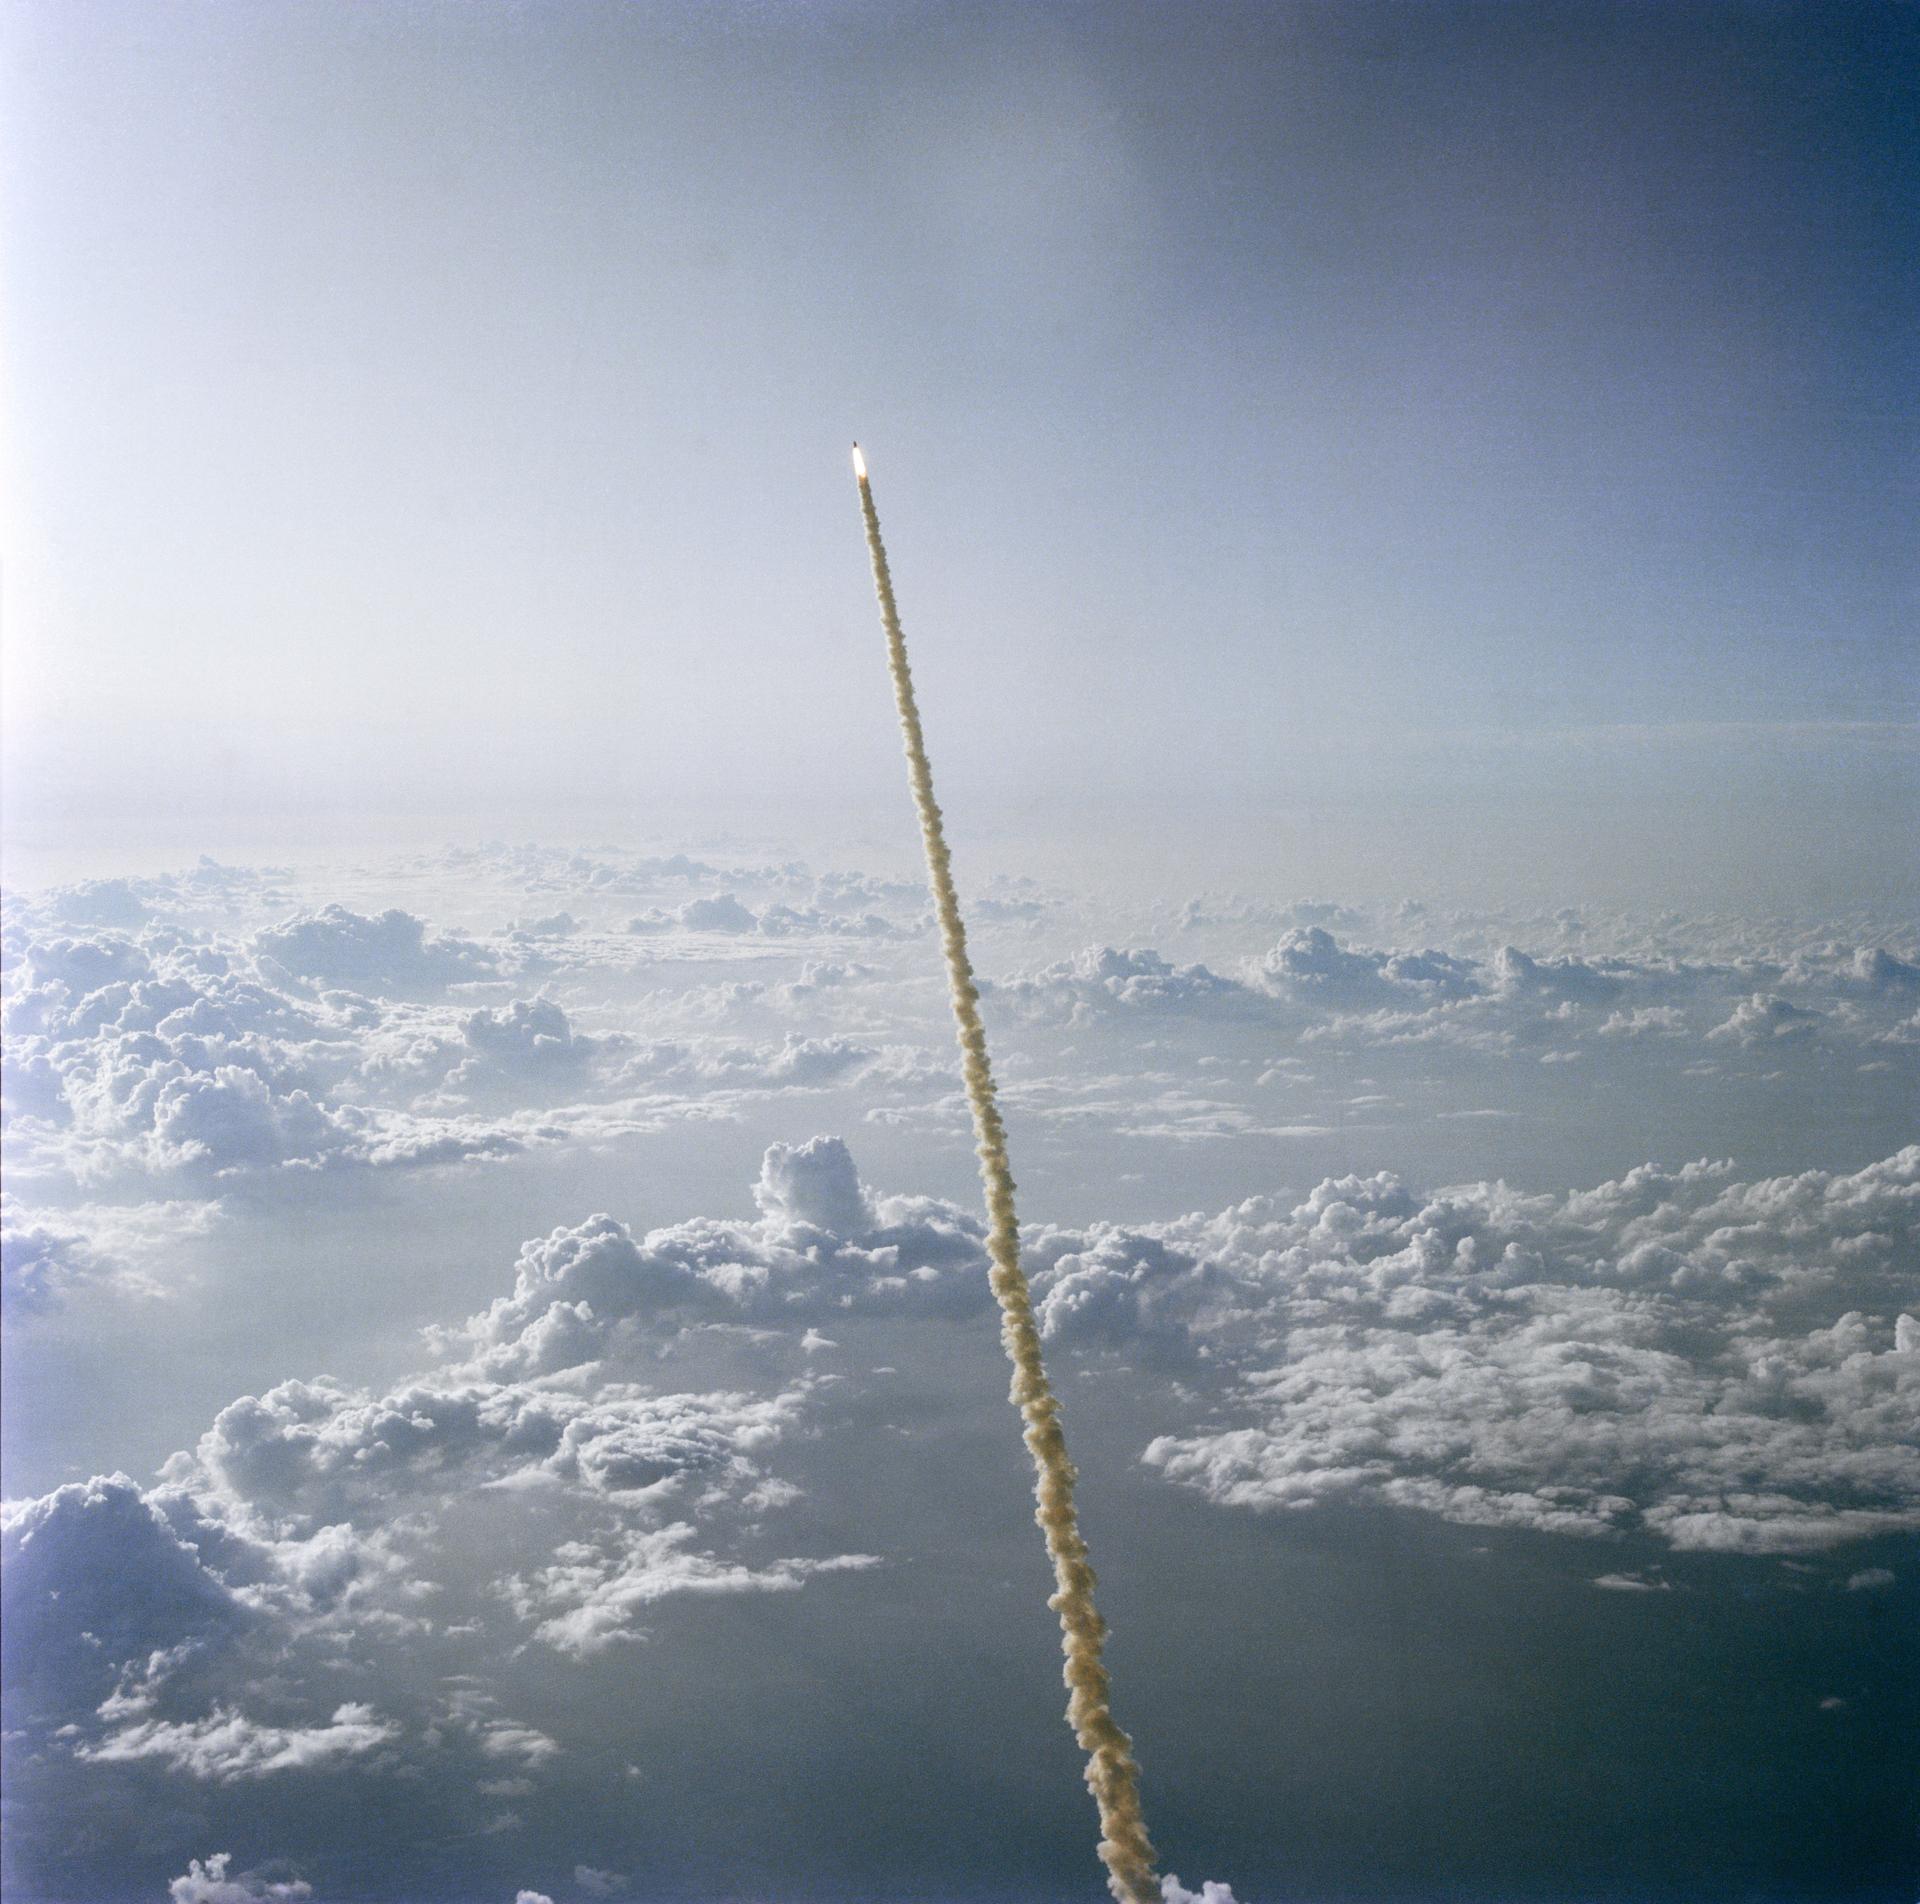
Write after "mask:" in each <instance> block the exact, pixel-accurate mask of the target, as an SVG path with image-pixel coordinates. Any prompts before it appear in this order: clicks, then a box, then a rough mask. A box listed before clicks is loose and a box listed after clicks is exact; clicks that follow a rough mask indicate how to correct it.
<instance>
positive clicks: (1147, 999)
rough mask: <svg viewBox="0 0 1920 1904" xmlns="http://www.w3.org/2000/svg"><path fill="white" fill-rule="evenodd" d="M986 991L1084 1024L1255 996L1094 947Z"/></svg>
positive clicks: (1187, 969) (1139, 952)
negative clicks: (1132, 1013)
mask: <svg viewBox="0 0 1920 1904" xmlns="http://www.w3.org/2000/svg"><path fill="white" fill-rule="evenodd" d="M986 989H989V990H991V991H992V993H993V994H994V995H995V997H997V998H1004V999H1007V1000H1009V1001H1010V1002H1012V1003H1014V1004H1016V1005H1018V1006H1022V1007H1024V1008H1026V1009H1029V1010H1034V1011H1040V1012H1043V1013H1047V1014H1049V1015H1057V1016H1064V1017H1068V1018H1070V1019H1073V1020H1075V1021H1079V1022H1085V1021H1089V1020H1091V1019H1095V1018H1098V1017H1100V1016H1102V1015H1104V1014H1107V1013H1110V1012H1113V1011H1158V1012H1181V1011H1190V1010H1195V1009H1203V1008H1206V1007H1209V1006H1213V1007H1217V1006H1219V1005H1221V1004H1223V1003H1227V1004H1230V1003H1233V1002H1235V1001H1243V1000H1246V999H1248V998H1250V997H1251V996H1252V995H1251V994H1250V993H1249V992H1248V990H1247V988H1246V987H1245V986H1243V985H1241V984H1240V983H1239V982H1238V981H1237V980H1235V979H1230V978H1222V977H1221V976H1220V975H1219V973H1217V972H1210V971H1209V970H1208V969H1207V968H1206V967H1205V966H1204V965H1179V966H1176V965H1173V964H1171V963H1169V962H1168V961H1167V960H1166V959H1163V958H1162V957H1161V956H1160V954H1159V953H1157V952H1153V951H1148V950H1143V949H1137V948H1122V947H1117V946H1111V945H1103V946H1089V947H1088V948H1087V949H1086V950H1085V951H1083V952H1080V953H1078V954H1076V955H1075V956H1074V957H1073V958H1071V959H1063V960H1061V961H1059V962H1058V963H1056V964H1053V965H1049V966H1047V967H1045V968H1044V969H1043V970H1041V971H1039V972H1035V973H1032V974H1029V975H1027V976H1025V977H1022V978H1015V979H1009V980H1003V981H1000V982H998V983H996V984H994V985H992V986H990V987H988V988H986Z"/></svg>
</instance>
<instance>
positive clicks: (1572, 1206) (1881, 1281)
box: [1047, 1147, 1920, 1552]
mask: <svg viewBox="0 0 1920 1904" xmlns="http://www.w3.org/2000/svg"><path fill="white" fill-rule="evenodd" d="M1180 1240H1181V1241H1182V1242H1183V1243H1184V1244H1185V1245H1186V1248H1185V1250H1184V1251H1183V1252H1181V1254H1184V1257H1185V1260H1184V1263H1182V1262H1180V1261H1179V1260H1178V1257H1177V1256H1176V1257H1175V1258H1174V1259H1172V1260H1171V1261H1170V1264H1169V1266H1168V1267H1166V1268H1163V1269H1162V1270H1160V1272H1159V1273H1158V1274H1156V1275H1153V1276H1148V1277H1145V1278H1142V1279H1141V1282H1142V1288H1141V1290H1140V1292H1139V1293H1138V1294H1135V1293H1134V1292H1133V1291H1132V1290H1131V1289H1130V1288H1128V1287H1126V1286H1124V1285H1120V1286H1115V1285H1113V1284H1111V1283H1110V1284H1109V1286H1108V1288H1107V1290H1106V1292H1105V1294H1106V1298H1107V1300H1106V1303H1105V1305H1104V1306H1103V1307H1099V1308H1090V1309H1089V1311H1088V1313H1089V1314H1090V1315H1092V1316H1095V1317H1097V1318H1098V1325H1099V1329H1100V1332H1101V1334H1102V1336H1103V1338H1104V1339H1108V1340H1111V1339H1113V1338H1114V1336H1115V1335H1116V1333H1117V1332H1118V1330H1119V1328H1120V1326H1121V1324H1120V1318H1123V1317H1124V1315H1125V1314H1126V1312H1127V1311H1128V1310H1129V1309H1133V1308H1137V1309H1138V1311H1139V1315H1140V1321H1139V1324H1138V1327H1139V1328H1140V1330H1141V1331H1142V1333H1143V1335H1144V1334H1145V1333H1147V1332H1148V1331H1149V1330H1150V1329H1151V1328H1153V1327H1156V1326H1157V1327H1161V1328H1164V1326H1165V1323H1164V1319H1163V1318H1164V1317H1165V1315H1166V1314H1167V1313H1168V1312H1169V1310H1172V1311H1173V1313H1176V1314H1177V1313H1178V1310H1177V1307H1176V1305H1177V1303H1178V1301H1179V1299H1180V1298H1181V1296H1182V1294H1183V1292H1191V1293H1189V1294H1187V1297H1186V1299H1187V1301H1188V1302H1189V1303H1190V1304H1191V1305H1192V1307H1191V1314H1192V1318H1193V1319H1192V1321H1191V1322H1190V1323H1188V1324H1187V1325H1186V1326H1187V1328H1188V1330H1189V1332H1190V1333H1191V1334H1192V1335H1193V1336H1194V1337H1195V1338H1196V1339H1197V1340H1199V1341H1200V1342H1202V1343H1204V1344H1206V1345H1207V1346H1209V1347H1210V1348H1211V1349H1213V1351H1214V1353H1215V1354H1216V1355H1217V1356H1219V1357H1221V1358H1223V1359H1229V1360H1233V1361H1236V1362H1237V1363H1238V1367H1239V1373H1238V1375H1237V1377H1236V1383H1235V1386H1236V1389H1237V1395H1238V1399H1239V1403H1240V1411H1241V1413H1242V1415H1243V1419H1242V1421H1241V1423H1240V1424H1239V1425H1236V1426H1230V1427H1221V1428H1213V1429H1204V1430H1197V1431H1195V1432H1191V1433H1186V1434H1173V1435H1164V1436H1161V1437H1160V1438H1158V1439H1157V1440H1155V1441H1154V1443H1153V1444H1152V1445H1151V1447H1150V1448H1149V1450H1148V1454H1147V1458H1148V1460H1149V1462H1150V1463H1151V1464H1152V1465H1154V1466H1155V1467H1157V1468H1158V1469H1160V1470H1161V1471H1162V1472H1163V1473H1165V1474H1166V1475H1168V1476H1169V1477H1170V1478H1171V1479H1174V1480H1177V1481H1180V1482H1183V1483H1185V1484H1187V1485H1190V1486H1193V1487H1196V1488H1199V1489H1200V1490H1201V1491H1203V1492H1204V1493H1206V1494H1207V1495H1209V1496H1210V1497H1211V1498H1213V1499H1215V1500H1217V1501H1220V1502H1223V1503H1227V1504H1233V1505H1240V1506H1247V1507H1258V1508H1278V1507H1302V1506H1308V1505H1311V1504H1313V1503H1315V1502H1318V1501H1324V1500H1331V1499H1341V1498H1356V1497H1358V1498H1371V1499H1376V1500H1380V1501H1385V1502H1389V1503H1392V1504H1395V1505H1400V1506H1406V1507H1413V1508H1418V1509H1422V1510H1425V1511H1428V1512H1433V1513H1437V1514H1440V1515H1443V1516H1445V1517H1446V1518H1448V1519H1452V1520H1458V1521H1463V1522H1468V1523H1481V1524H1488V1525H1521V1526H1530V1527H1535V1528H1543V1529H1549V1530H1558V1531H1563V1532H1568V1533H1578V1534H1589V1535H1593V1534H1607V1533H1612V1532H1618V1531H1624V1530H1627V1529H1630V1528H1642V1529H1645V1530H1648V1531H1651V1532H1653V1533H1655V1534H1656V1535H1658V1536H1660V1537H1661V1538H1663V1539H1665V1540H1667V1541H1668V1542H1670V1543H1671V1544H1672V1545H1674V1546H1676V1547H1686V1548H1698V1549H1719V1550H1725V1551H1737V1552H1797V1551H1804V1550H1811V1549H1817V1548H1822V1547H1828V1546H1834V1545H1837V1544H1840V1543H1842V1542H1845V1541H1847V1540H1851V1539H1856V1538H1861V1537H1864V1536H1867V1535H1871V1534H1874V1533H1878V1532H1884V1531H1890V1530H1893V1529H1896V1528H1908V1527H1914V1526H1920V1485H1916V1483H1915V1480H1914V1476H1915V1474H1916V1473H1920V1464H1917V1463H1916V1462H1915V1460H1914V1455H1915V1452H1916V1449H1920V1355H1916V1354H1915V1353H1914V1352H1913V1351H1912V1350H1911V1349H1909V1348H1907V1347H1906V1346H1905V1343H1906V1340H1907V1331H1906V1327H1905V1325H1904V1324H1903V1323H1901V1322H1899V1321H1898V1320H1897V1316H1898V1305H1899V1301H1900V1298H1901V1296H1902V1294H1903V1293H1904V1291H1905V1286H1906V1283H1905V1278H1906V1272H1905V1271H1904V1270H1903V1269H1902V1268H1901V1267H1900V1264H1901V1263H1902V1262H1903V1261H1910V1260H1911V1257H1912V1253H1913V1251H1914V1249H1915V1247H1916V1245H1917V1244H1920V1147H1916V1148H1913V1149H1909V1150H1906V1151H1903V1152H1901V1153H1900V1154H1899V1155H1897V1156H1895V1157H1892V1158H1889V1159H1887V1160H1886V1161H1885V1162H1883V1163H1880V1164H1876V1165H1873V1166H1870V1167H1869V1168H1868V1169H1866V1170H1863V1171H1859V1172H1856V1173H1852V1174H1841V1175H1832V1174H1828V1173H1823V1172H1808V1173H1804V1174H1803V1175H1801V1176H1799V1177H1794V1178H1778V1179H1768V1180H1762V1181H1759V1182H1753V1183H1732V1182H1729V1181H1727V1175H1726V1172H1725V1170H1724V1169H1716V1168H1714V1167H1711V1166H1704V1165H1703V1166H1689V1167H1688V1169H1686V1170H1685V1171H1681V1172H1677V1173H1664V1172H1659V1171H1654V1170H1652V1169H1648V1170H1645V1171H1636V1172H1633V1173H1630V1174H1629V1176H1628V1177H1626V1178H1624V1179H1621V1180H1619V1181H1617V1182H1614V1183H1610V1184H1606V1185H1602V1186H1600V1187H1599V1188H1598V1189H1597V1190H1594V1191H1591V1192H1586V1193H1577V1194H1575V1195H1573V1196H1570V1197H1567V1198H1565V1199H1551V1198H1521V1197H1516V1196H1515V1195H1514V1194H1513V1193H1512V1192H1510V1191H1507V1190H1505V1189H1504V1188H1503V1187H1502V1186H1500V1185H1491V1186H1488V1185H1481V1186H1472V1187H1469V1188H1466V1189H1462V1190H1455V1191H1450V1192H1444V1193H1442V1194H1441V1195H1439V1196H1437V1197H1433V1198H1416V1197H1412V1196H1411V1195H1409V1194H1408V1193H1407V1192H1406V1191H1405V1190H1404V1188H1403V1187H1402V1186H1400V1185H1399V1184H1398V1183H1397V1182H1395V1181H1394V1180H1393V1179H1391V1178H1383V1177H1377V1178H1374V1179H1371V1180H1366V1181H1362V1180H1359V1179H1347V1180H1345V1181H1342V1182H1337V1183H1330V1184H1323V1185H1322V1186H1321V1187H1320V1189H1319V1190H1318V1191H1316V1192H1315V1193H1314V1195H1313V1197H1311V1198H1309V1199H1308V1200H1307V1202H1306V1203H1304V1204H1302V1205H1299V1206H1296V1207H1295V1208H1294V1209H1292V1210H1290V1211H1286V1212H1279V1211H1276V1210H1272V1209H1270V1208H1268V1207H1266V1206H1265V1205H1263V1204H1261V1203H1259V1202H1258V1201H1256V1203H1255V1204H1252V1205H1244V1206H1241V1208H1240V1209H1239V1210H1238V1211H1236V1212H1229V1213H1227V1214H1225V1215H1224V1216H1223V1217H1222V1218H1220V1219H1217V1220H1216V1221H1215V1222H1214V1223H1213V1224H1211V1225H1204V1226H1196V1227H1195V1228H1193V1229H1192V1230H1191V1231H1189V1232H1188V1233H1187V1234H1185V1235H1183V1236H1182V1237H1181V1239H1180ZM1062 1260H1063V1262H1064V1260H1065V1259H1062ZM1209 1276H1210V1277H1211V1278H1212V1279H1213V1281H1214V1285H1215V1286H1214V1288H1213V1289H1212V1290H1210V1291H1207V1292H1205V1293H1204V1295H1203V1294H1202V1291H1201V1284H1202V1280H1203V1278H1205V1277H1209ZM1156 1284H1158V1285H1161V1287H1159V1288H1158V1289H1156V1288H1155V1285H1156ZM1223 1285H1224V1287H1223ZM1062 1286H1063V1287H1064V1288H1068V1289H1071V1287H1072V1280H1071V1275H1069V1276H1066V1277H1063V1278H1062ZM1150 1293H1151V1294H1152V1296H1153V1297H1154V1299H1155V1300H1156V1301H1157V1303H1158V1310H1157V1313H1156V1312H1155V1311H1153V1310H1150V1309H1149V1307H1148V1300H1147V1298H1148V1296H1149V1294H1150ZM1050 1297H1051V1290H1050V1289H1049V1292H1048V1297H1047V1299H1048V1300H1050ZM1076 1326H1081V1327H1086V1326H1088V1325H1085V1324H1081V1323H1080V1321H1079V1311H1078V1310H1076V1309H1071V1308H1070V1309H1066V1310H1064V1311H1062V1312H1060V1314H1059V1315H1058V1317H1057V1318H1056V1328H1057V1329H1058V1330H1059V1331H1060V1332H1061V1333H1062V1334H1068V1335H1070V1334H1071V1332H1072V1330H1073V1329H1074V1328H1075V1327H1076ZM1276 1350H1278V1351H1280V1353H1279V1354H1278V1356H1277V1357H1276V1354H1275V1351H1276Z"/></svg>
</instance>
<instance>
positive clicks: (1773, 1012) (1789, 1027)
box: [1707, 992, 1818, 1045]
mask: <svg viewBox="0 0 1920 1904" xmlns="http://www.w3.org/2000/svg"><path fill="white" fill-rule="evenodd" d="M1817 1023H1818V1014H1817V1013H1815V1012H1810V1011H1808V1010H1807V1009H1806V1008H1805V1007H1804V1006H1800V1005H1795V1004H1793V1003H1792V1002H1791V1001H1790V1000H1788V999H1784V998H1780V997H1776V996H1775V995H1774V994H1773V993H1771V992H1755V993H1754V994H1753V995H1752V997H1750V998H1744V999H1742V1000H1741V1001H1740V1003H1739V1004H1738V1005H1737V1006H1735V1007H1734V1011H1733V1016H1732V1017H1730V1018H1728V1019H1726V1020H1725V1021H1724V1022H1723V1023H1721V1024H1718V1025H1715V1026H1714V1028H1713V1029H1712V1030H1711V1031H1710V1032H1708V1033H1707V1036H1708V1037H1709V1038H1728V1039H1732V1040H1733V1041H1734V1042H1735V1043H1737V1044H1743V1045H1757V1044H1764V1043H1767V1042H1769V1041H1771V1040H1778V1039H1781V1038H1804V1037H1806V1036H1807V1035H1808V1034H1809V1033H1811V1032H1812V1031H1813V1029H1814V1027H1815V1025H1816V1024H1817Z"/></svg>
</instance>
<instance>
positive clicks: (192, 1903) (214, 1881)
mask: <svg viewBox="0 0 1920 1904" xmlns="http://www.w3.org/2000/svg"><path fill="white" fill-rule="evenodd" d="M232 1864H233V1855H232V1853H231V1852H227V1851H216V1852H215V1853H214V1854H213V1856H212V1857H210V1858H209V1859H207V1861H206V1862H205V1863H204V1864H202V1863H201V1861H200V1860H199V1859H198V1858H195V1859H194V1860H193V1861H192V1863H191V1864H190V1865H189V1866H188V1868H187V1873H186V1875H185V1876H184V1877H178V1878H175V1879H174V1880H173V1882H172V1883H171V1884H169V1885H168V1886H167V1896H168V1897H169V1898H171V1899H172V1900H173V1904H304V1900H305V1899H307V1898H310V1897H312V1895H313V1886H312V1885H311V1884H309V1883H307V1882H306V1881H305V1879H303V1878H272V1877H265V1876H262V1875H261V1874H260V1873H258V1872H255V1871H239V1872H234V1873H233V1874H232V1875H231V1876H230V1875H229V1871H230V1869H231V1867H232Z"/></svg>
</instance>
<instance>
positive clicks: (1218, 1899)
mask: <svg viewBox="0 0 1920 1904" xmlns="http://www.w3.org/2000/svg"><path fill="white" fill-rule="evenodd" d="M1160 1896H1161V1899H1162V1901H1163V1904H1234V1896H1233V1886H1232V1885H1230V1884H1216V1883H1214V1882H1213V1880H1212V1879H1211V1878H1209V1879H1208V1880H1206V1881H1205V1882H1204V1883H1203V1884H1202V1885H1201V1886H1200V1888H1199V1890H1197V1891H1189V1890H1188V1889H1187V1887H1186V1886H1185V1885H1184V1884H1182V1883H1181V1882H1180V1880H1179V1878H1178V1877H1176V1876H1175V1875H1174V1874H1173V1873H1172V1872H1168V1874H1167V1875H1166V1876H1165V1877H1163V1878H1162V1879H1161V1880H1160Z"/></svg>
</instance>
